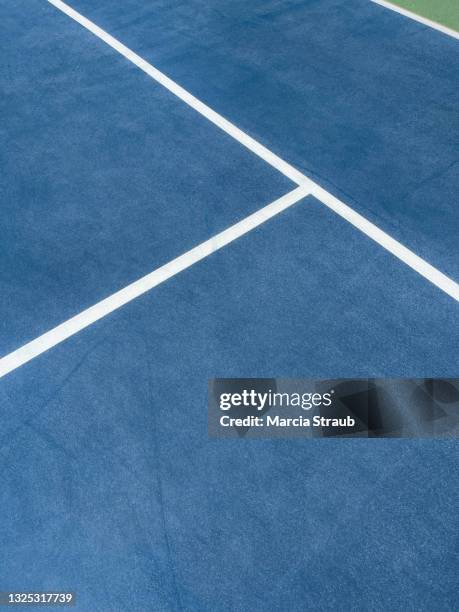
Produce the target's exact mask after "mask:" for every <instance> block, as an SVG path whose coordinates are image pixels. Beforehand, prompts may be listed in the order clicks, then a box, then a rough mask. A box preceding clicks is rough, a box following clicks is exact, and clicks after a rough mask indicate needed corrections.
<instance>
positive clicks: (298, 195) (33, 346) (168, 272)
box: [0, 185, 309, 378]
mask: <svg viewBox="0 0 459 612" xmlns="http://www.w3.org/2000/svg"><path fill="white" fill-rule="evenodd" d="M307 195H309V189H308V188H307V187H306V186H304V185H303V186H300V187H296V189H294V190H293V191H290V192H289V193H287V194H285V195H284V196H282V197H281V198H279V199H278V200H275V201H274V202H271V204H268V205H267V206H265V207H264V208H261V209H260V210H257V212H255V213H253V214H252V215H249V216H248V217H246V218H245V219H243V220H242V221H239V222H238V223H235V224H234V225H232V226H231V227H229V228H227V229H226V230H223V231H222V232H220V233H219V234H216V235H215V236H213V237H212V238H210V239H209V240H206V241H205V242H202V243H201V244H199V245H198V246H196V247H194V248H193V249H191V250H190V251H187V252H186V253H183V255H180V256H179V257H176V258H175V259H173V260H172V261H170V262H168V263H167V264H165V265H163V266H161V267H160V268H158V269H157V270H154V271H153V272H151V273H150V274H147V275H146V276H144V277H142V278H140V279H139V280H137V281H135V282H133V283H131V284H130V285H128V286H127V287H124V289H121V290H120V291H117V292H116V293H114V294H113V295H111V296H109V297H107V298H105V299H104V300H102V301H101V302H98V303H97V304H95V305H94V306H91V307H90V308H87V309H86V310H83V312H80V313H79V314H77V315H76V316H74V317H72V318H71V319H69V320H68V321H65V322H64V323H61V324H60V325H58V326H57V327H55V328H54V329H51V330H50V331H48V332H46V333H45V334H43V335H42V336H39V337H38V338H36V339H35V340H32V341H31V342H29V343H28V344H25V345H24V346H22V347H21V348H18V349H17V350H15V351H14V352H12V353H10V354H9V355H6V356H5V357H3V358H2V359H0V378H2V376H5V375H6V374H8V373H9V372H12V371H13V370H15V369H16V368H19V367H20V366H22V365H24V364H25V363H27V362H28V361H31V360H32V359H34V358H35V357H38V355H41V354H42V353H44V352H45V351H47V350H49V349H50V348H52V347H53V346H56V345H57V344H60V343H61V342H63V341H64V340H66V339H67V338H70V336H73V335H74V334H76V333H78V332H79V331H81V330H82V329H85V327H88V326H89V325H92V323H95V322H96V321H98V320H99V319H102V318H103V317H106V316H107V315H108V314H110V313H111V312H113V311H114V310H117V309H118V308H121V306H124V305H125V304H127V303H128V302H131V301H132V300H135V298H137V297H139V296H140V295H142V294H143V293H146V292H147V291H150V289H153V287H157V286H158V285H160V284H161V283H164V281H166V280H168V279H169V278H171V277H173V276H175V275H176V274H178V273H179V272H182V271H183V270H186V268H189V267H190V266H192V265H193V264H195V263H197V262H198V261H201V259H204V258H205V257H208V256H209V255H211V254H212V253H215V252H216V251H218V250H219V249H221V248H223V247H224V246H226V245H227V244H229V243H230V242H233V241H234V240H236V239H237V238H240V237H241V236H243V235H244V234H247V232H250V231H251V230H253V229H255V228H256V227H258V226H259V225H261V224H262V223H265V221H268V219H271V218H272V217H274V216H275V215H278V214H279V213H281V212H282V211H284V210H286V209H287V208H289V207H290V206H292V205H293V204H295V203H296V202H299V200H301V199H303V198H304V197H306V196H307Z"/></svg>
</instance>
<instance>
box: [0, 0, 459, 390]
mask: <svg viewBox="0 0 459 612" xmlns="http://www.w3.org/2000/svg"><path fill="white" fill-rule="evenodd" d="M48 2H50V3H51V4H53V5H54V6H56V7H57V8H59V9H60V10H62V11H63V12H64V13H66V14H67V15H69V16H70V17H72V19H75V21H78V23H80V24H81V25H83V26H84V27H85V28H86V29H88V30H89V31H90V32H92V33H93V34H95V35H96V36H97V37H99V38H101V39H102V40H104V41H105V42H106V43H107V44H108V45H110V46H111V47H113V49H115V50H116V51H118V52H119V53H121V55H123V56H124V57H126V59H128V60H130V61H132V62H133V63H134V64H135V65H136V66H138V67H139V68H140V69H141V70H143V71H144V72H146V73H147V74H148V75H149V76H151V77H152V78H153V79H155V80H156V81H158V82H159V83H161V85H163V86H164V87H166V88H167V89H168V90H169V91H171V92H172V93H174V94H175V95H176V96H178V97H179V98H180V99H181V100H183V101H184V102H186V103H187V104H188V105H189V106H191V107H192V108H194V109H195V110H196V111H197V112H199V113H201V115H203V116H204V117H206V118H207V119H209V121H211V122H212V123H214V124H215V125H217V126H218V127H220V128H221V129H222V130H224V131H225V132H226V133H227V134H229V135H230V136H232V137H233V138H234V139H236V140H237V141H238V142H240V143H241V144H243V145H244V146H245V147H247V148H248V149H250V150H251V151H252V152H253V153H255V154H256V155H258V156H259V157H261V158H262V159H264V160H265V161H266V162H267V163H269V164H270V165H271V166H273V167H274V168H276V169H277V170H279V172H281V173H282V174H284V175H285V176H287V177H288V178H290V179H291V180H292V181H293V182H295V183H297V184H298V185H299V187H297V188H296V189H294V190H293V191H291V192H289V193H288V194H286V195H285V196H283V197H281V198H280V199H278V200H276V201H275V202H272V203H271V204H268V206H266V207H264V208H262V209H261V210H259V211H257V212H256V213H254V214H252V215H250V216H249V217H247V218H246V219H243V220H242V221H240V222H239V223H236V224H235V225H233V226H231V227H230V228H228V229H226V230H224V231H223V232H221V233H219V234H217V235H216V236H214V237H213V238H210V239H209V240H206V241H205V242H203V243H201V244H200V245H198V246H197V247H195V248H194V249H191V250H190V251H188V252H187V253H184V254H183V255H181V256H179V257H177V258H176V259H174V260H172V261H171V262H169V263H167V264H165V265H164V266H161V267H160V268H158V269H157V270H155V271H153V272H151V273H150V274H147V275H146V276H144V277H143V278H141V279H139V280H137V281H135V282H134V283H132V284H130V285H128V286H127V287H125V288H124V289H121V290H120V291H118V292H117V293H114V294H113V295H111V296H109V297H108V298H106V299H104V300H102V301H101V302H99V303H97V304H95V305H94V306H91V307H90V308H88V309H87V310H84V311H83V312H81V313H79V314H78V315H76V316H75V317H73V318H71V319H69V320H68V321H65V322H64V323H61V324H60V325H58V326H57V327H55V328H54V329H52V330H50V331H48V332H46V333H45V334H43V335H42V336H39V337H38V338H36V339H35V340H32V341H31V342H29V343H28V344H25V345H24V346H22V347H20V348H18V349H17V350H15V351H13V352H12V353H10V354H8V355H6V356H5V357H3V358H1V359H0V378H1V377H2V376H5V375H6V374H8V373H9V372H12V371H13V370H15V369H16V368H18V367H20V366H21V365H23V364H25V363H27V362H28V361H30V360H31V359H34V358H35V357H37V356H38V355H40V354H42V353H44V352H45V351H47V350H49V349H50V348H52V347H53V346H56V345H57V344H60V343H61V342H63V341H64V340H66V339H67V338H69V337H70V336H73V335H74V334H76V333H78V332H79V331H81V330H82V329H84V328H86V327H88V326H89V325H91V324H92V323H95V322H96V321H98V320H99V319H101V318H103V317H105V316H106V315H108V314H110V313H111V312H113V311H114V310H117V309H118V308H120V307H121V306H123V305H124V304H127V303H128V302H130V301H132V300H134V299H135V298H137V297H139V296H140V295H142V294H143V293H145V292H146V291H149V290H150V289H153V287H156V286H157V285H159V284H161V283H163V282H164V281H165V280H167V279H169V278H171V277H172V276H175V275H176V274H178V273H179V272H181V271H182V270H185V269H186V268H188V267H190V266H191V265H193V264H194V263H196V262H198V261H200V260H201V259H203V258H205V257H207V256H208V255H210V254H211V253H213V252H215V251H217V250H219V249H221V248H222V247H223V246H225V245H227V244H229V243H230V242H232V241H233V240H236V238H238V237H240V236H242V235H243V234H246V233H247V232H249V231H250V230H252V229H254V228H255V227H257V226H258V225H260V224H261V223H263V222H264V221H266V220H268V219H270V218H271V217H273V216H274V215H277V214H279V213H280V212H281V211H283V210H285V209H286V208H288V207H289V206H291V205H292V204H294V203H295V202H298V201H299V200H300V199H302V198H304V197H305V196H307V195H308V194H311V195H313V196H315V197H316V198H317V199H318V200H319V201H321V202H322V203H323V204H325V205H326V206H327V207H328V208H330V209H331V210H333V211H334V212H335V213H337V214H338V215H339V216H341V217H342V218H343V219H346V221H348V222H349V223H351V224H352V225H353V226H354V227H356V228H357V229H359V230H360V231H361V232H363V233H364V234H366V235H367V236H368V237H369V238H371V239H372V240H374V241H375V242H377V243H378V244H379V245H381V246H382V247H383V248H384V249H386V250H387V251H389V252H390V253H392V254H393V255H395V257H397V258H398V259H400V260H401V261H402V262H404V263H405V264H406V265H408V266H410V267H411V268H412V269H413V270H415V271H416V272H418V274H420V275H421V276H423V277H424V278H426V279H427V280H428V281H430V282H431V283H433V284H434V285H436V286H437V287H438V288H439V289H441V290H442V291H444V292H445V293H447V294H448V295H450V296H451V297H452V298H453V299H455V300H456V301H459V285H458V284H457V283H456V282H454V281H453V280H452V279H450V278H448V277H447V276H445V275H444V274H443V273H442V272H440V271H439V270H437V269H436V268H434V267H433V266H431V265H430V264H429V263H427V262H426V261H425V260H423V259H422V258H421V257H418V256H417V255H416V254H415V253H413V252H412V251H410V250H409V249H407V248H406V247H405V246H403V245H402V244H401V243H400V242H398V241H397V240H395V239H394V238H392V237H391V236H389V235H388V234H386V232H384V231H383V230H381V229H379V228H378V227H377V226H376V225H374V224H373V223H371V221H368V219H366V218H365V217H363V216H362V215H360V214H359V213H358V212H356V211H355V210H353V209H352V208H350V207H349V206H347V205H346V204H344V202H342V201H341V200H339V199H338V198H336V197H335V196H333V195H332V194H331V193H329V192H328V191H326V190H325V189H323V188H322V187H320V185H318V184H317V183H315V182H313V181H311V179H309V178H308V177H307V176H305V175H304V174H302V173H300V172H299V171H298V170H296V169H295V168H294V167H293V166H291V165H290V164H288V163H287V162H285V161H284V160H282V159H281V158H279V157H278V156H277V155H275V154H274V153H272V152H271V151H269V150H268V149H267V148H266V147H264V146H263V145H261V144H260V143H258V142H257V141H256V140H254V139H253V138H251V137H250V136H248V135H247V134H245V133H244V132H242V131H241V130H240V129H239V128H237V127H236V126H235V125H233V124H232V123H230V122H229V121H228V120H226V119H224V118H223V117H222V116H221V115H219V114H218V113H216V112H215V111H213V110H212V109H211V108H210V107H208V106H207V105H205V104H203V103H202V102H200V101H199V100H198V99H197V98H195V97H194V96H192V95H191V94H190V93H188V92H187V91H186V90H185V89H183V88H182V87H180V85H177V84H176V83H174V81H172V80H171V79H169V77H166V76H165V75H164V74H162V73H161V72H159V70H157V69H156V68H154V67H153V66H151V65H150V64H149V63H148V62H147V61H146V60H144V59H142V58H141V57H139V56H138V55H136V54H135V53H134V52H132V51H131V50H130V49H128V48H127V47H125V46H124V45H123V44H122V43H120V42H119V41H117V40H116V39H114V38H113V37H112V36H110V35H109V34H107V33H106V32H104V31H103V30H101V29H100V28H99V27H98V26H96V25H95V24H93V23H92V22H91V21H89V20H88V19H86V18H85V17H83V16H82V15H80V14H79V13H77V12H76V11H74V10H73V9H72V8H70V7H69V6H67V5H66V4H64V3H63V2H61V0H48Z"/></svg>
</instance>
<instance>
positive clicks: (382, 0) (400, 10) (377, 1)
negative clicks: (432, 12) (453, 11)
mask: <svg viewBox="0 0 459 612" xmlns="http://www.w3.org/2000/svg"><path fill="white" fill-rule="evenodd" d="M371 1H372V2H374V3H375V4H379V5H380V6H384V7H385V8H387V9H390V10H391V11H394V12H395V13H400V15H403V16H404V17H409V18H410V19H413V20H414V21H418V22H419V23H422V24H423V25H425V26H428V27H429V28H433V29H434V30H438V31H439V32H442V33H443V34H447V35H448V36H452V37H453V38H457V39H458V40H459V32H456V31H455V30H452V29H451V28H447V27H446V26H444V25H442V24H441V23H437V22H436V21H432V20H431V19H427V17H422V16H421V15H417V14H416V13H413V12H412V11H409V10H408V9H404V8H402V7H401V6H398V5H396V4H392V2H386V0H371Z"/></svg>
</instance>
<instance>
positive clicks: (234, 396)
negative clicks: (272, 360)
mask: <svg viewBox="0 0 459 612" xmlns="http://www.w3.org/2000/svg"><path fill="white" fill-rule="evenodd" d="M208 410H209V414H208V425H209V435H210V436H211V437H218V438H329V437H346V438H380V437H384V438H456V437H458V434H459V379H439V378H420V379H387V378H365V379H354V380H353V379H329V380H317V379H281V378H216V379H212V380H210V381H209V400H208Z"/></svg>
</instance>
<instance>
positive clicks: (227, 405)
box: [219, 389, 334, 411]
mask: <svg viewBox="0 0 459 612" xmlns="http://www.w3.org/2000/svg"><path fill="white" fill-rule="evenodd" d="M333 394H334V390H333V389H332V390H330V391H329V392H326V393H317V392H316V393H296V392H294V393H281V392H274V391H272V390H269V391H266V392H260V391H256V390H255V389H250V390H248V389H243V390H241V391H240V392H238V393H220V396H219V404H220V410H223V411H226V410H231V409H232V408H234V407H237V408H238V407H245V408H253V409H255V410H257V411H264V410H267V409H269V408H274V407H287V408H288V407H297V408H302V409H303V410H311V409H312V408H319V407H320V406H325V407H328V406H331V405H332V401H333Z"/></svg>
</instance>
